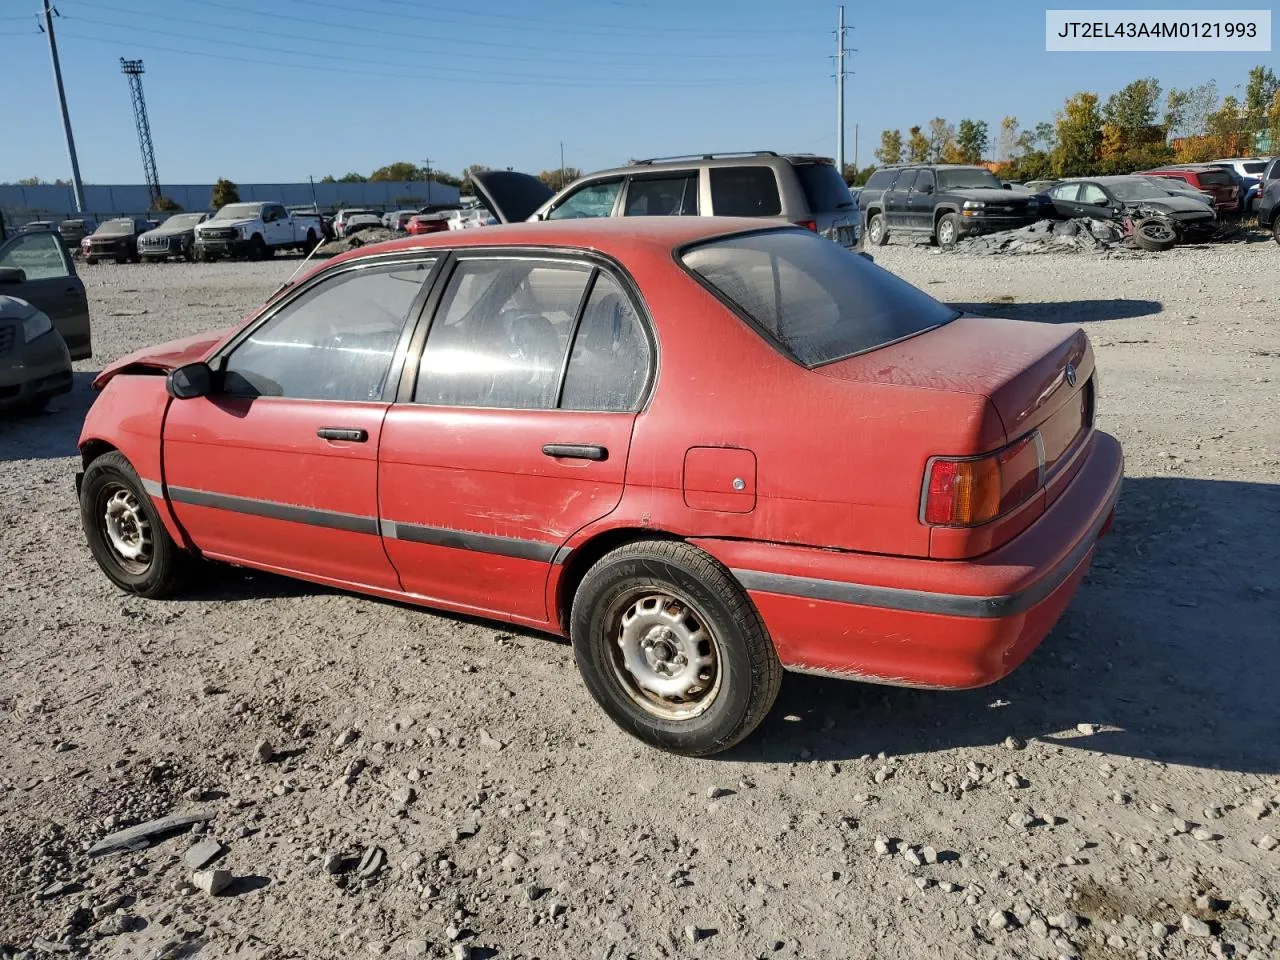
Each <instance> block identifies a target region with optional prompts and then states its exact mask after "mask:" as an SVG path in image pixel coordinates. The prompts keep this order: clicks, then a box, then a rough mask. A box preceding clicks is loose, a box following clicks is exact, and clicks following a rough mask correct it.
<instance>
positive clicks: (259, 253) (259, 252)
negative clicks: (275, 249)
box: [249, 233, 267, 260]
mask: <svg viewBox="0 0 1280 960" xmlns="http://www.w3.org/2000/svg"><path fill="white" fill-rule="evenodd" d="M266 255H267V245H266V244H265V243H264V242H263V240H262V237H260V236H259V235H258V234H256V233H255V234H254V235H253V237H252V238H251V239H250V240H249V259H250V260H261V259H262V258H263V257H265V256H266Z"/></svg>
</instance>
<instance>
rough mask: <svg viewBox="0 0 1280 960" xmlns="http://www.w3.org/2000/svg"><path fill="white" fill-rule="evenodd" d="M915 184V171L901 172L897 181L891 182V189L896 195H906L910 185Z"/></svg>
mask: <svg viewBox="0 0 1280 960" xmlns="http://www.w3.org/2000/svg"><path fill="white" fill-rule="evenodd" d="M915 182H916V171H915V170H903V171H902V172H901V173H900V174H898V179H897V180H895V181H894V182H893V189H894V191H895V192H897V193H906V192H907V191H908V190H910V189H911V185H912V184H913V183H915Z"/></svg>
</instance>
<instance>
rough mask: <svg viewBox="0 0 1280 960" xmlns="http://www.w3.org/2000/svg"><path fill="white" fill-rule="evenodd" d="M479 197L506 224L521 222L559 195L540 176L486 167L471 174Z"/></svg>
mask: <svg viewBox="0 0 1280 960" xmlns="http://www.w3.org/2000/svg"><path fill="white" fill-rule="evenodd" d="M471 182H472V183H473V184H474V185H475V190H476V196H477V197H478V198H479V199H480V201H481V202H482V203H483V204H484V205H485V206H486V207H488V208H489V212H490V213H492V214H493V215H494V216H495V217H497V218H498V220H499V221H500V222H502V223H520V222H522V221H524V220H528V219H529V218H530V217H531V216H533V214H534V211H536V210H537V209H538V208H539V207H541V206H542V205H543V204H544V203H546V202H547V201H548V200H550V199H551V198H552V197H553V196H555V192H554V191H553V190H552V189H551V188H550V187H548V186H547V185H546V184H545V183H543V182H542V181H541V180H539V179H538V178H537V177H534V176H531V175H529V174H527V173H517V172H516V171H514V170H483V171H480V172H478V173H472V174H471Z"/></svg>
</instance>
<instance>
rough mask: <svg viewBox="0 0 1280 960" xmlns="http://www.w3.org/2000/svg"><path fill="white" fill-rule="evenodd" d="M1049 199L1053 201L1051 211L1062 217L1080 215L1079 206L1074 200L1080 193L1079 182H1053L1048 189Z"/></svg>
mask: <svg viewBox="0 0 1280 960" xmlns="http://www.w3.org/2000/svg"><path fill="white" fill-rule="evenodd" d="M1048 193H1049V199H1050V200H1052V201H1053V212H1054V213H1056V214H1057V215H1058V216H1059V217H1062V218H1064V219H1067V220H1069V219H1071V218H1072V217H1080V216H1083V215H1084V214H1083V213H1082V212H1081V209H1082V208H1081V206H1080V204H1079V203H1077V202H1076V198H1077V197H1078V196H1079V195H1080V184H1079V183H1077V182H1076V181H1074V180H1072V181H1069V182H1067V183H1055V184H1054V185H1053V186H1052V187H1050V188H1049V190H1048Z"/></svg>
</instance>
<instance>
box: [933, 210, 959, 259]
mask: <svg viewBox="0 0 1280 960" xmlns="http://www.w3.org/2000/svg"><path fill="white" fill-rule="evenodd" d="M933 236H934V239H935V240H937V241H938V246H939V247H941V248H942V249H943V250H950V249H951V248H952V247H954V246H955V245H956V243H957V242H958V241H959V240H960V218H959V217H957V216H956V215H955V214H954V213H944V214H943V215H942V216H941V217H939V218H938V222H937V223H936V224H934V227H933Z"/></svg>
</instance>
